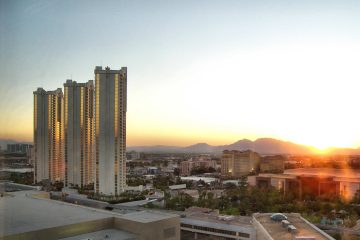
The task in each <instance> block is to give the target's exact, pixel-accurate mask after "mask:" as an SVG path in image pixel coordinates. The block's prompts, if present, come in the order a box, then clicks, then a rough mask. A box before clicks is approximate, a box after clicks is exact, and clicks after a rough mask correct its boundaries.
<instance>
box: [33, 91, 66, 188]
mask: <svg viewBox="0 0 360 240" xmlns="http://www.w3.org/2000/svg"><path fill="white" fill-rule="evenodd" d="M62 107H63V93H62V90H61V88H58V89H57V90H55V91H45V90H44V89H43V88H38V89H37V90H36V91H34V153H35V170H34V180H35V182H40V181H42V180H45V179H49V180H50V181H52V182H54V181H62V180H63V179H64V169H65V167H64V161H63V160H64V158H63V147H64V146H63V145H64V144H63V138H64V136H63V135H64V133H63V132H64V131H63V124H62V122H63V114H62Z"/></svg>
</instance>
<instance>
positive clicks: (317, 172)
mask: <svg viewBox="0 0 360 240" xmlns="http://www.w3.org/2000/svg"><path fill="white" fill-rule="evenodd" d="M284 173H285V174H291V175H296V176H316V177H319V176H323V177H339V178H340V177H343V178H360V172H359V171H358V170H354V169H347V168H343V169H335V168H295V169H287V170H285V171H284Z"/></svg>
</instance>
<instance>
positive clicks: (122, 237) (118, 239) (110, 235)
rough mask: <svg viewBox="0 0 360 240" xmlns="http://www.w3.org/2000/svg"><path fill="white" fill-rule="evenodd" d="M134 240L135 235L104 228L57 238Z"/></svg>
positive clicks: (62, 239)
mask: <svg viewBox="0 0 360 240" xmlns="http://www.w3.org/2000/svg"><path fill="white" fill-rule="evenodd" d="M88 239H91V240H136V235H134V234H131V233H128V232H125V231H121V230H117V229H105V230H101V231H97V232H91V233H86V234H81V235H77V236H73V237H68V238H61V239H59V240H88Z"/></svg>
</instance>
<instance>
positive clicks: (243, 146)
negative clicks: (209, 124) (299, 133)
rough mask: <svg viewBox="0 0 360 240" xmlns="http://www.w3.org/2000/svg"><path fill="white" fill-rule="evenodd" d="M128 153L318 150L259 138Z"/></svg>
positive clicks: (345, 151)
mask: <svg viewBox="0 0 360 240" xmlns="http://www.w3.org/2000/svg"><path fill="white" fill-rule="evenodd" d="M127 150H128V151H139V152H153V153H155V152H158V153H161V152H168V153H221V152H222V151H224V150H239V151H245V150H252V151H255V152H258V153H260V154H314V153H317V151H316V149H315V148H314V147H311V146H307V145H302V144H296V143H293V142H289V141H282V140H278V139H273V138H259V139H256V140H255V141H251V140H249V139H242V140H239V141H237V142H235V143H232V144H229V145H220V146H212V145H209V144H207V143H197V144H194V145H190V146H187V147H175V146H134V147H127ZM329 152H330V153H332V154H349V155H351V154H354V155H360V149H352V148H331V149H329Z"/></svg>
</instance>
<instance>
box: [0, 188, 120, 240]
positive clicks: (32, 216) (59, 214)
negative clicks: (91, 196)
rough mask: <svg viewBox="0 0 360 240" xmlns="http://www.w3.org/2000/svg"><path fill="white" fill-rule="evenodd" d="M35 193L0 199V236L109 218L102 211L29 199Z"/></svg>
mask: <svg viewBox="0 0 360 240" xmlns="http://www.w3.org/2000/svg"><path fill="white" fill-rule="evenodd" d="M39 193H41V192H37V191H19V192H12V193H11V195H12V196H6V197H0V237H1V236H6V235H12V234H16V233H22V232H28V231H34V230H39V229H44V228H50V227H57V226H62V225H68V224H74V223H79V222H84V221H91V220H97V219H104V218H108V217H112V216H113V215H110V214H106V212H105V211H104V213H103V212H101V211H96V210H92V209H90V208H86V207H79V206H74V205H71V204H66V203H62V202H59V201H54V200H48V199H36V198H33V197H31V195H32V194H39Z"/></svg>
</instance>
